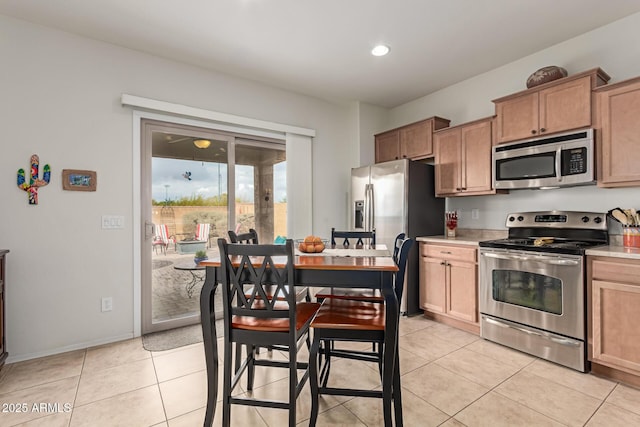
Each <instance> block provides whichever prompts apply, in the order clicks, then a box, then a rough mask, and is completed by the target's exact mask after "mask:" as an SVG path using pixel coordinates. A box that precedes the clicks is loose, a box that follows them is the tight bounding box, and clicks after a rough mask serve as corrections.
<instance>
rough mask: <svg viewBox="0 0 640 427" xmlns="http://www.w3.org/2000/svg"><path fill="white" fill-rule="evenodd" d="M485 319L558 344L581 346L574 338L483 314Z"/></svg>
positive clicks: (493, 323)
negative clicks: (538, 330)
mask: <svg viewBox="0 0 640 427" xmlns="http://www.w3.org/2000/svg"><path fill="white" fill-rule="evenodd" d="M483 319H484V321H485V322H487V323H489V324H490V325H494V326H498V327H500V328H505V329H515V330H517V331H519V332H524V333H525V334H527V335H533V336H536V337H538V338H542V339H545V340H548V341H553V342H555V343H557V344H561V345H566V346H569V347H578V346H580V343H579V342H577V341H574V340H570V339H567V338H561V337H554V336H551V335H547V334H543V333H540V332H536V331H533V330H530V329H525V328H519V327H517V326H514V325H510V324H507V323H503V322H500V321H499V320H495V319H490V318H488V317H485V316H483Z"/></svg>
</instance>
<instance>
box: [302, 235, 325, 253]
mask: <svg viewBox="0 0 640 427" xmlns="http://www.w3.org/2000/svg"><path fill="white" fill-rule="evenodd" d="M328 244H329V240H327V239H322V238H320V237H318V236H307V237H305V238H304V239H297V240H296V247H297V248H298V250H299V251H300V252H304V253H307V254H312V253H320V252H322V251H324V248H325V247H326V246H327V245H328Z"/></svg>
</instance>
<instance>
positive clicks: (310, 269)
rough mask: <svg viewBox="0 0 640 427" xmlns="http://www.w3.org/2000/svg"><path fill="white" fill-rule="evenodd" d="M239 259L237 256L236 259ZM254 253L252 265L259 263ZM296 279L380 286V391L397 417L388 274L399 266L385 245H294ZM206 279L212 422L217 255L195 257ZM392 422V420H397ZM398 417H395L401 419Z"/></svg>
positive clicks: (394, 319)
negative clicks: (319, 248) (309, 250)
mask: <svg viewBox="0 0 640 427" xmlns="http://www.w3.org/2000/svg"><path fill="white" fill-rule="evenodd" d="M238 261H239V260H238ZM260 261H261V260H260V259H256V265H257V266H259V265H260ZM233 262H234V260H233V259H232V263H233ZM294 262H295V275H296V277H295V283H296V285H299V286H318V287H336V288H354V289H355V288H360V289H363V288H364V289H380V291H381V293H382V295H383V297H384V300H385V343H384V353H383V362H382V392H383V408H384V410H383V412H384V422H385V426H391V425H392V414H395V419H396V420H402V405H401V402H393V387H394V379H395V380H396V381H397V382H396V384H399V377H400V374H399V367H398V366H397V363H396V361H397V357H396V356H397V355H396V352H397V348H398V345H397V344H398V319H399V310H400V307H399V304H400V302H399V301H398V300H397V298H396V293H395V291H394V285H393V280H394V276H395V273H396V272H397V271H398V267H397V265H396V263H395V261H394V260H393V258H392V257H391V254H390V253H389V251H388V249H387V248H386V246H385V245H364V246H362V245H361V246H358V247H353V246H351V247H343V246H341V245H337V246H330V247H327V248H326V249H325V250H324V251H323V253H320V254H318V253H314V254H305V253H301V252H299V251H298V250H297V249H296V254H295V261H294ZM200 266H201V267H205V280H204V285H203V286H202V290H201V293H200V317H201V323H202V334H203V344H204V352H205V359H206V367H207V407H206V411H205V420H204V425H205V426H210V425H212V423H213V415H214V413H215V409H216V403H217V400H218V346H217V338H218V337H217V335H216V327H215V321H216V316H215V310H214V295H215V291H216V288H217V286H218V283H219V280H220V279H219V278H220V269H221V268H222V267H221V262H220V257H212V258H210V259H208V260H205V261H202V262H201V263H200ZM396 422H397V421H396ZM401 424H402V422H401V421H400V424H398V425H401Z"/></svg>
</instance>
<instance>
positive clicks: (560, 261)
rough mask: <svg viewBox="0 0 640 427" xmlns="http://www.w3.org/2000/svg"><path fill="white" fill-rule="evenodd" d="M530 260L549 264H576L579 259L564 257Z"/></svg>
mask: <svg viewBox="0 0 640 427" xmlns="http://www.w3.org/2000/svg"><path fill="white" fill-rule="evenodd" d="M531 260H532V261H538V262H541V263H543V264H550V265H578V264H580V262H579V261H577V260H575V259H566V258H542V257H540V258H532V259H531Z"/></svg>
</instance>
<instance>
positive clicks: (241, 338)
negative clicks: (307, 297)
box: [218, 239, 320, 427]
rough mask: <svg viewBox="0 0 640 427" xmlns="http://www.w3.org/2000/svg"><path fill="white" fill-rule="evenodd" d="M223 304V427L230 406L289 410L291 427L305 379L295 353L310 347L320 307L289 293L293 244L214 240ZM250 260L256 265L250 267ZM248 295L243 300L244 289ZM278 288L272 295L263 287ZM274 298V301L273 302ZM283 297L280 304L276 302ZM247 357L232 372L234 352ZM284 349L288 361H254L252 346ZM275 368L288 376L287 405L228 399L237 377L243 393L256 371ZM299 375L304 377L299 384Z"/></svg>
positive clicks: (228, 421)
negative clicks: (243, 385) (243, 383)
mask: <svg viewBox="0 0 640 427" xmlns="http://www.w3.org/2000/svg"><path fill="white" fill-rule="evenodd" d="M218 246H219V248H220V262H221V263H222V264H221V267H222V268H221V274H220V283H221V286H222V295H223V304H224V380H223V397H222V425H223V426H230V425H231V405H248V406H260V407H271V408H279V409H288V410H289V426H291V427H293V426H295V425H296V398H297V397H298V395H299V394H300V391H301V390H302V388H303V386H304V383H305V382H306V380H307V379H308V375H309V364H308V363H306V362H298V347H299V345H300V344H302V343H303V342H304V341H306V343H307V345H309V343H310V342H309V341H310V339H309V325H310V323H311V319H312V318H313V316H314V315H315V313H316V311H317V310H318V308H319V307H320V304H317V303H309V302H302V303H298V302H297V301H296V296H295V293H293V292H289V291H288V289H293V284H294V279H295V264H294V260H295V258H294V249H293V241H292V240H287V242H286V244H284V245H260V244H257V245H243V244H228V243H227V242H226V241H225V239H218ZM255 257H259V258H258V259H259V260H260V259H262V261H259V262H260V265H256V266H254V265H252V260H253V262H255V261H256V260H255ZM274 257H286V263H285V264H284V265H282V264H281V263H282V261H279V262H280V264H276V262H275V261H274ZM247 284H249V285H251V286H252V287H253V292H252V293H251V295H250V296H249V297H247V296H246V295H245V285H247ZM273 286H275V287H276V288H277V291H276V292H274V293H271V295H270V292H267V289H266V287H273ZM274 295H277V297H275V296H274ZM281 297H283V299H281ZM234 344H235V351H236V352H241V348H242V346H243V345H244V346H247V348H248V349H249V351H247V354H246V356H245V358H244V360H243V361H242V365H241V366H240V369H238V370H237V371H235V370H234V371H232V361H233V360H234V357H233V354H232V353H233V347H234ZM276 345H277V346H284V347H286V351H287V352H288V360H287V361H276V360H265V359H256V357H255V347H256V346H263V347H267V346H276ZM256 366H257V367H260V366H269V367H280V368H286V369H288V370H289V399H288V401H286V402H283V401H273V400H260V399H256V398H251V397H237V396H233V390H234V388H235V387H236V385H237V384H238V382H239V380H240V378H241V376H242V375H243V373H244V372H245V371H246V372H247V391H249V392H250V391H252V390H253V379H254V375H255V368H256ZM298 370H304V373H303V374H302V376H301V377H300V379H299V380H298Z"/></svg>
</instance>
